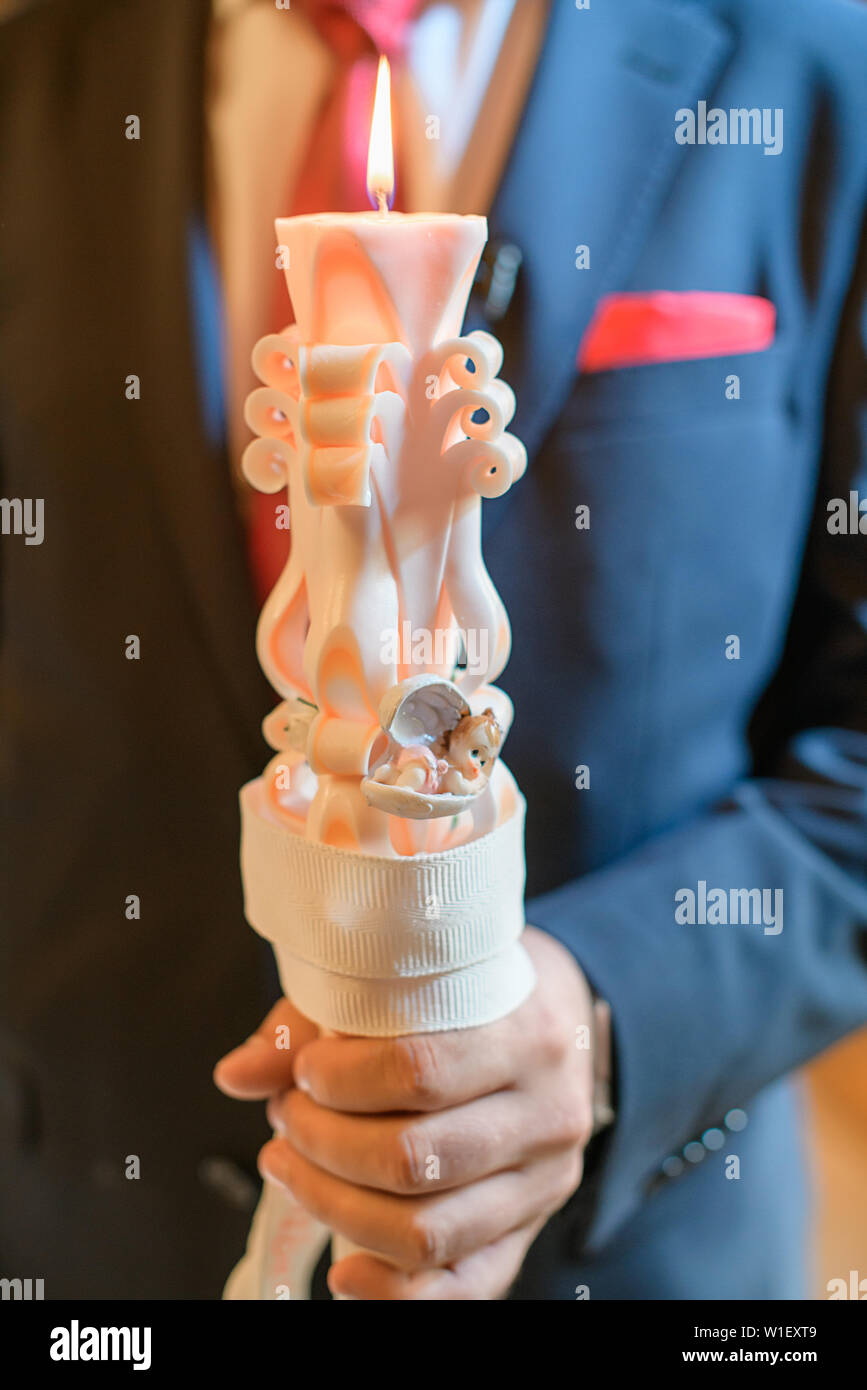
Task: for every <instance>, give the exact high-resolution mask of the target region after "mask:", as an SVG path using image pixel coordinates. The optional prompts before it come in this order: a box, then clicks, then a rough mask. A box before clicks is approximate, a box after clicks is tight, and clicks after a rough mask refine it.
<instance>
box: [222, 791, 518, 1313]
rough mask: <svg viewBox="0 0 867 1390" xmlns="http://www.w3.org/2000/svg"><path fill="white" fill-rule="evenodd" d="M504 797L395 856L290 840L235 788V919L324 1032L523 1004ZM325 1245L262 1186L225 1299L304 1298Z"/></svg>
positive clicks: (421, 1025)
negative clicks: (239, 886)
mask: <svg viewBox="0 0 867 1390" xmlns="http://www.w3.org/2000/svg"><path fill="white" fill-rule="evenodd" d="M503 773H506V769H505V768H502V769H501V775H502V774H503ZM506 775H507V776H508V774H507V773H506ZM510 781H511V779H510ZM512 787H513V788H514V806H515V809H514V811H513V813H512V814H511V815H510V816H509V817H508V819H507V820H505V821H504V822H503V823H502V824H500V825H498V826H497V827H496V828H495V829H493V830H491V831H490V832H488V833H487V834H485V835H482V836H480V837H479V838H478V839H477V840H473V841H471V842H470V843H468V844H464V845H461V846H458V847H457V848H455V849H449V850H442V851H440V852H438V853H435V854H417V855H412V856H407V857H403V858H395V859H384V858H382V859H381V858H377V857H376V856H373V855H366V854H360V853H353V852H351V851H348V850H342V849H334V848H332V847H331V846H329V845H323V844H320V843H319V842H317V841H313V840H307V839H305V838H303V837H302V836H301V835H297V834H294V833H293V832H292V831H291V830H290V829H288V828H287V827H284V826H283V825H281V824H280V823H278V822H276V821H275V820H273V819H272V818H271V816H270V815H269V814H268V812H267V810H266V806H265V801H264V797H263V794H262V783H261V779H259V780H257V781H256V782H251V783H249V784H248V785H247V786H246V787H244V788H243V790H242V792H241V814H242V835H241V870H242V876H243V882H244V895H245V897H244V902H245V913H246V916H247V920H248V921H249V923H250V925H251V926H252V927H254V928H255V930H256V931H258V932H259V933H260V935H262V936H264V937H265V938H266V939H267V940H269V941H270V942H271V944H272V946H273V948H274V951H275V954H276V957H277V964H278V968H279V972H280V981H281V984H282V986H283V990H284V992H285V993H286V995H287V996H288V997H289V998H290V999H291V1000H292V1003H293V1004H294V1005H295V1007H296V1008H297V1009H299V1010H300V1012H301V1013H303V1014H304V1015H305V1017H307V1018H309V1019H311V1020H312V1021H313V1022H314V1023H317V1024H318V1025H319V1026H320V1028H322V1029H323V1031H337V1032H341V1033H347V1034H358V1035H361V1036H365V1037H398V1036H400V1035H402V1034H407V1033H428V1032H439V1031H443V1030H445V1029H451V1028H473V1027H478V1026H480V1025H481V1024H485V1023H491V1022H493V1021H494V1020H495V1019H498V1018H502V1017H503V1016H504V1015H505V1014H507V1013H510V1012H511V1010H512V1009H515V1008H517V1007H518V1005H519V1004H521V1003H522V1002H523V1000H524V999H525V998H526V997H527V995H528V994H529V993H530V991H531V990H532V988H533V985H534V983H535V976H534V972H533V967H532V964H531V962H530V958H529V956H528V955H527V953H526V951H525V950H524V948H523V946H522V945H521V943H520V940H519V937H520V934H521V931H522V930H523V926H524V913H523V894H524V844H523V836H524V809H525V804H524V800H523V798H522V797H521V795H520V792H518V790H517V787H516V786H515V784H514V783H512ZM328 1235H329V1232H328V1231H327V1230H326V1228H325V1227H323V1226H322V1225H321V1224H320V1223H319V1222H316V1221H314V1220H313V1218H311V1217H309V1216H308V1215H307V1214H306V1213H304V1212H302V1210H301V1208H300V1207H299V1206H298V1205H297V1203H295V1202H294V1200H293V1199H292V1198H291V1197H290V1196H289V1195H288V1193H287V1192H286V1191H285V1190H284V1189H282V1188H278V1187H275V1186H274V1185H272V1184H270V1183H269V1184H266V1185H265V1188H264V1191H263V1194H262V1198H261V1200H260V1202H259V1206H258V1207H257V1210H256V1214H255V1216H254V1219H253V1225H252V1228H251V1231H250V1236H249V1239H248V1242H247V1250H246V1253H245V1255H244V1257H243V1259H242V1260H241V1262H240V1263H239V1264H238V1266H237V1267H236V1268H235V1270H234V1271H233V1273H232V1275H231V1277H230V1279H229V1281H228V1283H227V1285H226V1288H225V1291H224V1294H223V1296H224V1298H227V1299H275V1298H293V1299H297V1298H307V1297H309V1278H310V1275H311V1273H312V1271H313V1269H314V1268H315V1266H316V1262H317V1260H318V1258H319V1255H320V1253H321V1251H322V1248H323V1246H324V1244H325V1241H326V1239H327V1238H328Z"/></svg>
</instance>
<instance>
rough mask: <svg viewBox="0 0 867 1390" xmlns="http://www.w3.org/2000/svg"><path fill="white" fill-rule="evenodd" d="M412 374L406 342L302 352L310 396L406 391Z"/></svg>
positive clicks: (302, 378) (303, 381)
mask: <svg viewBox="0 0 867 1390" xmlns="http://www.w3.org/2000/svg"><path fill="white" fill-rule="evenodd" d="M384 367H387V368H388V370H387V371H383V368H384ZM411 371H412V359H411V357H410V355H409V352H408V351H407V349H406V348H405V347H404V345H403V343H384V344H383V343H362V344H354V345H349V346H347V345H346V344H342V343H316V344H313V345H310V346H307V345H304V344H302V345H301V346H300V347H299V349H298V373H299V384H300V388H301V391H302V393H303V394H304V395H306V396H348V395H372V394H373V393H374V392H376V391H379V390H389V389H390V390H396V391H398V392H400V391H403V392H405V391H406V388H407V385H408V382H409V378H410V374H411Z"/></svg>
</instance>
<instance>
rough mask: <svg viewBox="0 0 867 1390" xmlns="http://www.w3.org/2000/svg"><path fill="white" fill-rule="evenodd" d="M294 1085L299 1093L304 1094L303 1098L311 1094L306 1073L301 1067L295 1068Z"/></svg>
mask: <svg viewBox="0 0 867 1390" xmlns="http://www.w3.org/2000/svg"><path fill="white" fill-rule="evenodd" d="M295 1085H296V1086H297V1087H298V1090H299V1091H303V1092H304V1094H305V1096H309V1095H310V1094H311V1091H310V1079H309V1077H308V1076H307V1073H306V1072H305V1071H304V1070H303V1068H301V1067H296V1068H295Z"/></svg>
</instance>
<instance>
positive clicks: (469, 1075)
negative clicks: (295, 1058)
mask: <svg viewBox="0 0 867 1390" xmlns="http://www.w3.org/2000/svg"><path fill="white" fill-rule="evenodd" d="M525 1008H526V1006H525V1005H523V1006H522V1007H521V1008H519V1009H516V1010H515V1013H514V1014H511V1015H509V1017H508V1018H503V1019H500V1020H498V1021H497V1022H496V1023H489V1024H486V1025H485V1027H484V1029H481V1028H466V1029H459V1030H455V1031H453V1032H448V1033H420V1034H417V1035H416V1036H414V1037H405V1038H320V1039H319V1040H318V1041H317V1042H315V1043H311V1045H310V1046H309V1047H307V1048H305V1050H304V1057H303V1059H299V1064H298V1069H297V1072H296V1084H297V1085H298V1086H299V1087H300V1088H301V1089H302V1090H303V1091H306V1092H307V1094H308V1095H310V1096H311V1097H312V1098H313V1099H314V1100H316V1101H318V1102H319V1104H320V1105H327V1106H329V1107H330V1108H331V1109H332V1110H345V1111H350V1112H355V1113H356V1114H381V1113H383V1112H387V1111H390V1110H404V1111H405V1110H442V1109H445V1108H446V1107H447V1106H452V1105H460V1104H462V1103H463V1102H464V1101H468V1100H475V1099H476V1098H477V1097H478V1096H484V1095H487V1094H488V1093H489V1092H491V1091H499V1090H501V1089H502V1088H503V1087H504V1086H509V1085H512V1084H514V1082H515V1081H516V1079H517V1078H518V1076H519V1075H521V1074H523V1073H524V1071H526V1069H527V1067H528V1066H532V1065H533V1064H534V1061H535V1058H534V1052H535V1043H534V1034H533V1026H532V1018H531V1017H529V1016H528V1015H524V1017H523V1018H522V1017H521V1015H523V1014H524V1009H525Z"/></svg>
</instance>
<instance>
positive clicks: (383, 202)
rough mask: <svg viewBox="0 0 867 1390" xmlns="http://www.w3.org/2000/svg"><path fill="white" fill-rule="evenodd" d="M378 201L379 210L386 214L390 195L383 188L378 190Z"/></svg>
mask: <svg viewBox="0 0 867 1390" xmlns="http://www.w3.org/2000/svg"><path fill="white" fill-rule="evenodd" d="M376 203H377V207H378V208H379V211H380V212H381V213H383V215H386V214H387V213H388V196H387V194H386V193H385V192H384V191H383V190H382V189H381V188H377V190H376Z"/></svg>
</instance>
